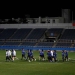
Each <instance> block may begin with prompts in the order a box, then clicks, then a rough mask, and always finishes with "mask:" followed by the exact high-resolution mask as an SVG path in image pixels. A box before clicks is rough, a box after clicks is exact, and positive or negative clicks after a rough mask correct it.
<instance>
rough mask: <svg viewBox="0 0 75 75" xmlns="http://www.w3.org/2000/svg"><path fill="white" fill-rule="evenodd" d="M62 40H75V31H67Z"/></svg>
mask: <svg viewBox="0 0 75 75" xmlns="http://www.w3.org/2000/svg"><path fill="white" fill-rule="evenodd" d="M60 39H69V40H74V39H75V29H65V31H64V33H63V34H62V36H61V38H60Z"/></svg>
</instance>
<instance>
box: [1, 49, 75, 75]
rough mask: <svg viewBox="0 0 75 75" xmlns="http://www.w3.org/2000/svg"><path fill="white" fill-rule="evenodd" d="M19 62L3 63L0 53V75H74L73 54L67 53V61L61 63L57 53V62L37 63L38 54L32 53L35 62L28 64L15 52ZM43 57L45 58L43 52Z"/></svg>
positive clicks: (74, 62) (74, 54)
mask: <svg viewBox="0 0 75 75" xmlns="http://www.w3.org/2000/svg"><path fill="white" fill-rule="evenodd" d="M17 57H18V58H19V60H15V61H14V62H6V61H5V50H3V51H2V50H1V51H0V75H75V60H74V59H75V52H69V58H71V59H70V60H69V61H67V62H66V61H65V62H62V60H61V52H58V59H59V61H58V62H53V63H51V62H48V61H39V60H38V57H39V52H38V51H34V57H35V58H36V59H37V61H33V62H28V61H26V60H20V59H21V51H17ZM45 57H47V55H46V52H45Z"/></svg>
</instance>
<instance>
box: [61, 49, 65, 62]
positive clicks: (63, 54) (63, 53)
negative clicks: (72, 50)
mask: <svg viewBox="0 0 75 75" xmlns="http://www.w3.org/2000/svg"><path fill="white" fill-rule="evenodd" d="M64 57H65V52H64V50H63V51H62V61H63V62H64Z"/></svg>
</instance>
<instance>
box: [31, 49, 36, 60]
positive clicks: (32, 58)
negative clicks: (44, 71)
mask: <svg viewBox="0 0 75 75" xmlns="http://www.w3.org/2000/svg"><path fill="white" fill-rule="evenodd" d="M30 59H31V60H32V61H33V60H34V61H36V59H35V58H34V56H33V52H32V50H30Z"/></svg>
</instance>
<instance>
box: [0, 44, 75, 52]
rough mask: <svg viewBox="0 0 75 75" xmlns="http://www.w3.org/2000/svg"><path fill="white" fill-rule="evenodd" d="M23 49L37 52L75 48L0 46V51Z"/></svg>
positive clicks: (71, 48)
mask: <svg viewBox="0 0 75 75" xmlns="http://www.w3.org/2000/svg"><path fill="white" fill-rule="evenodd" d="M22 48H24V49H25V50H28V49H32V50H39V49H43V50H72V51H74V50H75V47H50V46H24V45H23V46H17V45H12V46H11V45H9V46H7V45H4V46H0V50H2V49H16V50H20V49H22Z"/></svg>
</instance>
